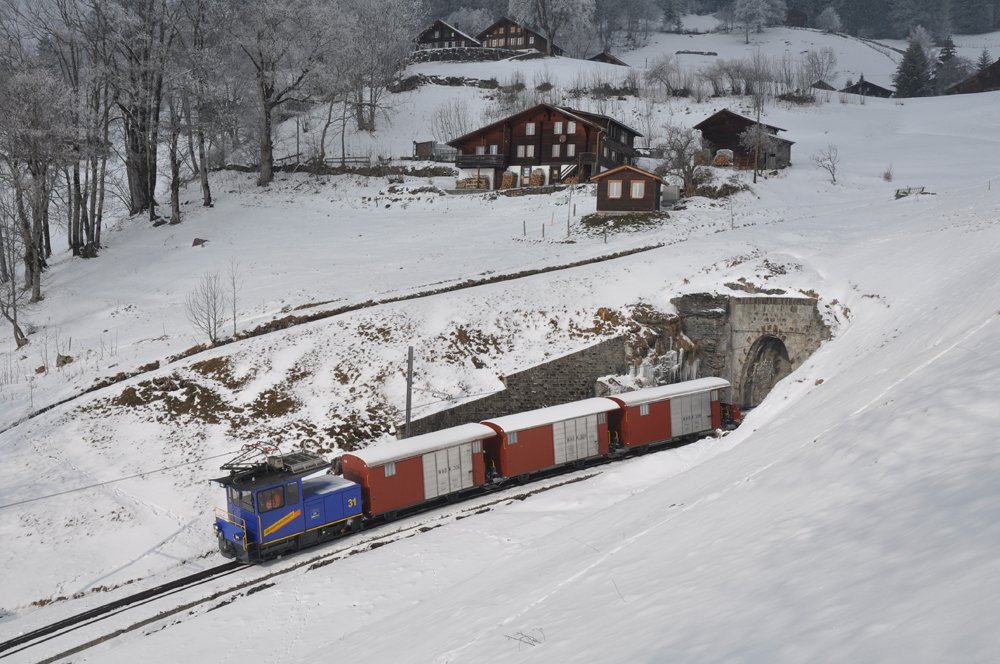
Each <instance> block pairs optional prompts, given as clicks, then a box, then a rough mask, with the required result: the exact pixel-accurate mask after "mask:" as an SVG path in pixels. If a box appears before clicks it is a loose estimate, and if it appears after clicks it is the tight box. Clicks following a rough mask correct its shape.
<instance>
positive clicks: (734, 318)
mask: <svg viewBox="0 0 1000 664" xmlns="http://www.w3.org/2000/svg"><path fill="white" fill-rule="evenodd" d="M672 302H673V304H674V306H675V307H676V308H677V312H678V314H679V316H680V318H681V329H682V330H683V332H684V334H685V336H687V337H688V338H689V339H690V340H691V341H692V342H693V343H694V345H695V353H696V356H697V357H698V360H699V362H700V370H699V374H700V375H702V376H720V377H722V378H725V379H726V380H728V381H729V382H731V383H732V384H733V388H734V390H733V397H734V399H735V400H736V401H737V402H738V403H740V405H741V406H744V407H747V406H749V405H751V399H750V397H749V396H748V395H747V394H745V389H744V388H746V387H747V384H748V382H749V381H750V377H751V376H752V375H753V374H754V367H753V363H754V362H755V361H757V360H758V359H761V358H758V357H757V352H758V350H760V348H761V343H762V342H763V341H766V340H769V339H774V340H777V341H778V342H780V345H781V346H783V348H784V350H785V351H786V352H787V356H788V357H787V365H783V366H782V370H781V372H780V373H779V374H774V375H773V382H777V381H779V380H781V378H783V377H784V376H785V375H787V374H788V373H791V372H792V371H795V370H796V369H798V368H799V366H801V365H802V363H803V362H805V361H806V359H807V358H808V357H809V356H810V355H812V353H814V352H815V351H816V349H817V348H819V346H820V344H821V343H822V342H823V341H825V340H827V339H829V338H830V331H829V329H827V327H826V325H825V324H824V323H823V320H822V318H821V317H820V315H819V311H818V310H817V308H816V300H815V299H813V298H802V297H729V296H722V295H711V294H707V293H703V294H695V295H685V296H683V297H679V298H675V299H674V300H672ZM758 378H759V376H758ZM772 385H773V383H772ZM767 389H770V386H767ZM759 390H760V386H759V384H758V385H757V391H758V393H759ZM752 401H753V403H754V404H755V403H756V402H757V399H756V398H754V399H753V400H752Z"/></svg>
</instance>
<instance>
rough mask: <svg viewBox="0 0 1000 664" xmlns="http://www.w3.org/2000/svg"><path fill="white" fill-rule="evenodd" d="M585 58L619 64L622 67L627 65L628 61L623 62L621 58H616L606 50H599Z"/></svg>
mask: <svg viewBox="0 0 1000 664" xmlns="http://www.w3.org/2000/svg"><path fill="white" fill-rule="evenodd" d="M587 59H588V60H590V61H591V62H604V63H607V64H609V65H619V66H622V67H628V63H627V62H625V61H624V60H622V59H621V58H617V57H615V56H613V55H611V54H610V53H608V52H607V51H601V52H600V53H598V54H597V55H595V56H593V57H590V58H587Z"/></svg>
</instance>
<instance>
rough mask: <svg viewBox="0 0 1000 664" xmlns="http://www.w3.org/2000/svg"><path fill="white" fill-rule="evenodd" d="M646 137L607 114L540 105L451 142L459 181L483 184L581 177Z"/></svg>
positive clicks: (610, 164)
mask: <svg viewBox="0 0 1000 664" xmlns="http://www.w3.org/2000/svg"><path fill="white" fill-rule="evenodd" d="M639 136H642V134H640V133H639V132H637V131H636V130H635V129H632V128H631V127H629V126H627V125H625V124H623V123H621V122H619V121H618V120H615V119H613V118H610V117H608V116H606V115H599V114H596V113H588V112H586V111H578V110H575V109H572V108H564V107H560V106H553V105H551V104H539V105H538V106H535V107H533V108H529V109H527V110H524V111H521V112H520V113H516V114H514V115H511V116H509V117H506V118H504V119H502V120H498V121H497V122H494V123H493V124H489V125H486V126H485V127H481V128H479V129H476V130H475V131H472V132H469V133H468V134H465V135H464V136H459V137H458V138H456V139H454V140H451V141H448V145H450V146H452V147H454V148H457V149H458V157H457V158H456V159H455V165H456V166H457V167H458V169H459V180H460V181H462V180H470V179H473V178H474V179H475V181H476V182H481V183H482V185H483V187H484V188H489V189H499V188H501V187H504V188H506V187H518V186H540V185H549V184H557V183H561V182H566V181H572V182H582V181H586V180H589V179H590V178H591V177H592V176H594V175H596V174H597V173H600V172H601V171H605V170H608V169H611V168H615V167H617V166H621V165H622V164H631V163H632V161H633V160H634V159H635V148H634V146H635V139H636V138H637V137H639Z"/></svg>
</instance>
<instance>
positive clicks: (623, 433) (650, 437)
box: [608, 378, 729, 447]
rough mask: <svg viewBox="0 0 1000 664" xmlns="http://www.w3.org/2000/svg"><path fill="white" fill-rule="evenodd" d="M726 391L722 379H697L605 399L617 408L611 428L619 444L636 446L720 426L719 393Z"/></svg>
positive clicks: (725, 385)
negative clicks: (618, 439) (618, 406)
mask: <svg viewBox="0 0 1000 664" xmlns="http://www.w3.org/2000/svg"><path fill="white" fill-rule="evenodd" d="M727 389H729V381H727V380H724V379H722V378H698V379H696V380H689V381H685V382H683V383H676V384H674V385H661V386H658V387H647V388H644V389H641V390H635V391H634V392H624V393H622V394H615V395H613V396H610V397H608V398H609V399H612V400H613V401H615V402H617V403H618V404H619V405H621V410H620V411H618V412H617V413H613V414H612V422H611V427H612V429H613V430H615V431H617V432H618V435H619V437H620V441H621V444H622V445H623V446H625V447H637V446H640V445H649V444H650V443H660V442H665V441H668V440H672V439H674V438H679V437H681V436H687V435H691V434H695V433H701V432H703V431H712V430H713V429H718V428H719V427H721V426H722V405H721V403H720V401H719V398H720V393H721V392H722V391H723V390H727Z"/></svg>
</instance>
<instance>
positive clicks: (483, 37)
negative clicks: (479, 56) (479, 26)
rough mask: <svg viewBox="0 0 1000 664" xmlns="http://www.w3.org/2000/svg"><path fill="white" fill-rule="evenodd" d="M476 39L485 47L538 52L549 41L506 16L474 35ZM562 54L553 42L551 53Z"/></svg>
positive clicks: (544, 50) (543, 48) (542, 49)
mask: <svg viewBox="0 0 1000 664" xmlns="http://www.w3.org/2000/svg"><path fill="white" fill-rule="evenodd" d="M476 39H478V40H479V41H480V42H481V43H482V45H483V46H484V47H486V48H510V49H514V50H515V51H523V50H525V49H534V50H536V51H538V52H540V53H545V52H546V50H547V49H546V47H547V45H548V43H549V41H548V40H547V39H546V38H545V37H544V36H542V34H541V33H539V32H537V31H535V30H532V29H531V28H528V27H525V26H523V25H521V24H520V23H517V22H515V21H512V20H511V19H509V18H507V17H506V16H505V17H503V18H501V19H499V20H498V21H496V22H495V23H494V24H493V25H491V26H490V27H488V28H486V29H485V30H483V31H482V32H480V33H479V34H478V35H476ZM562 54H563V50H562V49H561V48H559V47H558V46H556V45H555V44H553V45H552V55H562Z"/></svg>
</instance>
